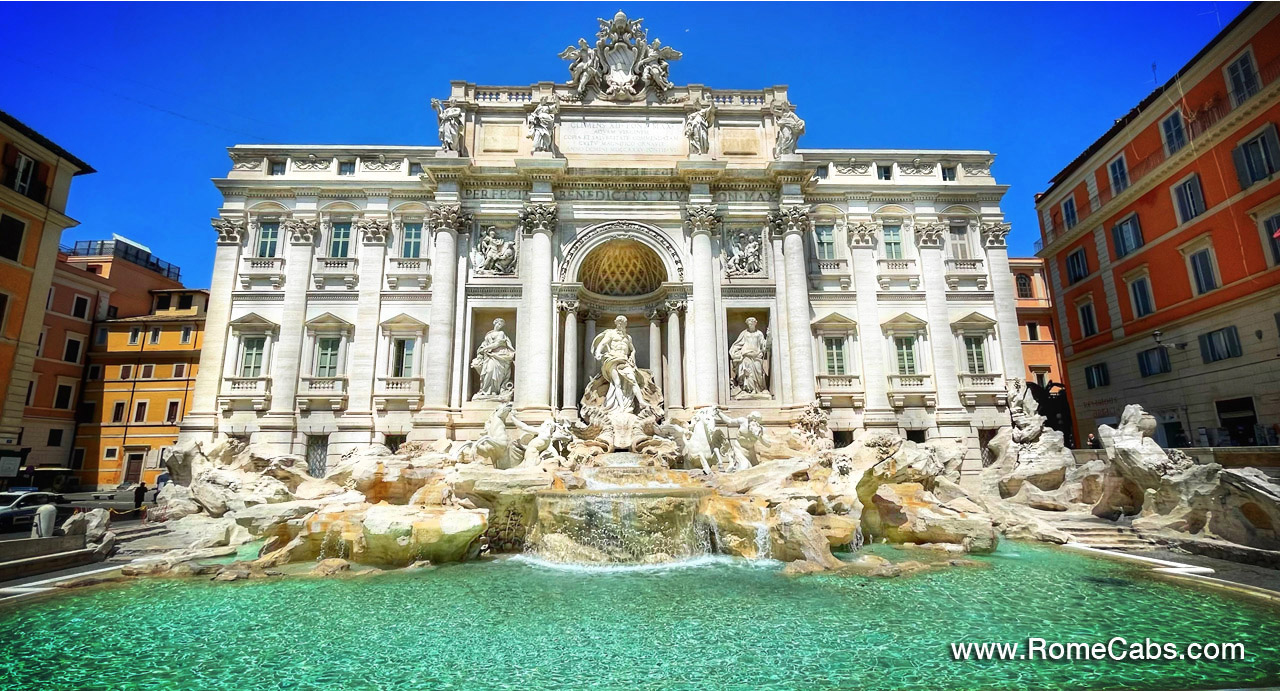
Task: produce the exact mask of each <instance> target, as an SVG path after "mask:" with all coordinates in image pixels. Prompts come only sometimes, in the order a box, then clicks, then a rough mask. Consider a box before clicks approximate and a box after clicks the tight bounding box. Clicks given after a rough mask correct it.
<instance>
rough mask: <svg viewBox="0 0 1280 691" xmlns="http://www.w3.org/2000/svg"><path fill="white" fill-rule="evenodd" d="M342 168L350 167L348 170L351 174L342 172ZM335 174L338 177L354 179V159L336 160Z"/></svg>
mask: <svg viewBox="0 0 1280 691" xmlns="http://www.w3.org/2000/svg"><path fill="white" fill-rule="evenodd" d="M344 166H351V168H350V171H351V172H348V173H344V172H342V171H343V167H344ZM337 172H338V175H341V176H342V177H354V176H355V174H356V159H354V158H340V159H338V167H337Z"/></svg>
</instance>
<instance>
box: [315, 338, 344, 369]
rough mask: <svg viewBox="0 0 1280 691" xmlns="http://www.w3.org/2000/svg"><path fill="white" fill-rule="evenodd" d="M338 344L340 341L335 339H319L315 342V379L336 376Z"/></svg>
mask: <svg viewBox="0 0 1280 691" xmlns="http://www.w3.org/2000/svg"><path fill="white" fill-rule="evenodd" d="M340 344H341V341H340V340H339V339H337V338H321V339H317V340H316V376H317V377H336V376H338V346H339V345H340Z"/></svg>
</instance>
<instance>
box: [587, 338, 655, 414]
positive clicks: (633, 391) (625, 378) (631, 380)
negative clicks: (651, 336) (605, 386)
mask: <svg viewBox="0 0 1280 691" xmlns="http://www.w3.org/2000/svg"><path fill="white" fill-rule="evenodd" d="M613 324H614V328H612V329H609V330H606V331H603V332H601V333H600V334H599V335H598V336H596V338H595V340H594V341H592V343H591V355H592V357H594V358H595V359H596V360H597V361H599V362H600V374H601V376H603V377H604V378H605V379H606V380H608V382H609V391H608V393H606V394H605V399H604V408H605V410H610V411H612V410H625V411H627V412H637V408H638V410H639V412H644V408H645V403H644V401H643V399H642V398H641V397H640V388H641V387H640V379H639V377H638V376H637V374H636V373H637V371H638V369H639V368H637V367H636V348H635V344H633V343H632V342H631V336H630V334H628V333H627V318H626V317H624V316H622V315H621V314H619V315H618V317H617V318H616V319H614V320H613Z"/></svg>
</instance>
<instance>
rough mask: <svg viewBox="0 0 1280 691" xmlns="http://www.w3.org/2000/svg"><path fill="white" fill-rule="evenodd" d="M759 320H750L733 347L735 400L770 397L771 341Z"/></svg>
mask: <svg viewBox="0 0 1280 691" xmlns="http://www.w3.org/2000/svg"><path fill="white" fill-rule="evenodd" d="M756 323H757V322H756V318H755V317H749V318H747V328H746V330H745V331H743V332H742V333H740V334H738V338H737V340H735V341H734V342H733V345H732V346H730V347H729V362H730V363H731V365H732V371H731V375H732V383H733V395H734V397H735V398H768V397H769V380H768V373H767V369H768V368H767V362H768V358H769V338H768V337H767V336H766V335H765V334H763V333H761V332H760V331H758V330H757V329H756Z"/></svg>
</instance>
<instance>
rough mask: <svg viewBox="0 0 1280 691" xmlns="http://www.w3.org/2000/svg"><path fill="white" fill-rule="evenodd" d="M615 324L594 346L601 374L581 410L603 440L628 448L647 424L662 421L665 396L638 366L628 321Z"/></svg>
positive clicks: (590, 385) (591, 384) (593, 381)
mask: <svg viewBox="0 0 1280 691" xmlns="http://www.w3.org/2000/svg"><path fill="white" fill-rule="evenodd" d="M613 324H614V327H613V328H612V329H608V330H606V331H603V332H601V333H600V334H599V335H597V336H596V337H595V340H593V341H592V342H591V356H592V357H593V358H595V360H596V361H598V362H599V363H600V373H599V374H597V375H595V376H594V377H592V378H591V381H590V382H588V383H587V389H586V391H585V392H583V394H582V408H581V410H582V417H583V419H584V420H586V421H587V423H588V424H590V425H598V426H600V428H601V432H600V435H601V438H602V439H604V440H608V441H611V442H612V445H613V446H614V447H615V448H628V447H630V446H631V444H632V443H633V442H634V441H636V440H638V438H639V436H640V435H641V432H640V430H641V429H642V428H643V425H644V424H645V423H646V422H649V423H653V422H657V421H660V420H661V419H662V417H663V413H662V408H663V401H662V392H661V391H660V390H659V389H658V385H657V383H656V382H655V381H654V380H653V376H652V375H651V374H650V373H649V371H648V370H646V369H641V368H640V367H638V366H637V365H636V349H635V344H634V343H633V342H632V340H631V336H630V335H629V334H628V333H627V318H626V317H624V316H622V315H618V317H617V318H616V319H614V320H613Z"/></svg>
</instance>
